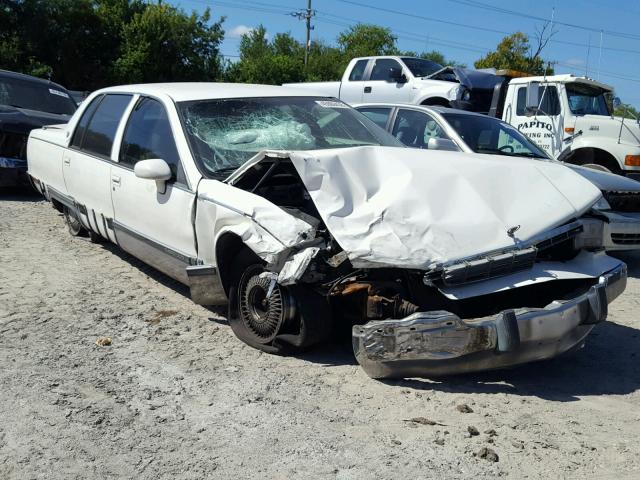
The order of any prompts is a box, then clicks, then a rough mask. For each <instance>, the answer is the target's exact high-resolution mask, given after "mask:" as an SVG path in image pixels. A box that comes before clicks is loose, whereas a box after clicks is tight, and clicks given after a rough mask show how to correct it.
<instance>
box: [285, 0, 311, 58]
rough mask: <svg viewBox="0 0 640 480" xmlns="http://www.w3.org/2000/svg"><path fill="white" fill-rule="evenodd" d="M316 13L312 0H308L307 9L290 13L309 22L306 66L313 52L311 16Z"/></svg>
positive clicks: (305, 49)
mask: <svg viewBox="0 0 640 480" xmlns="http://www.w3.org/2000/svg"><path fill="white" fill-rule="evenodd" d="M315 14H316V11H315V10H313V9H312V8H311V0H307V8H306V9H304V10H300V11H297V12H292V13H290V15H291V16H292V17H296V18H297V19H298V20H305V21H306V24H307V44H306V45H305V48H304V66H305V67H306V66H307V63H308V62H309V53H310V52H311V30H313V26H312V25H311V18H312V17H313V16H315Z"/></svg>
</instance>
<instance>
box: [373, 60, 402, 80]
mask: <svg viewBox="0 0 640 480" xmlns="http://www.w3.org/2000/svg"><path fill="white" fill-rule="evenodd" d="M393 69H395V70H400V71H402V67H401V66H400V64H399V63H398V62H396V61H395V60H393V59H391V58H379V59H377V60H376V63H375V64H374V65H373V69H372V70H371V77H370V78H369V80H382V81H385V82H391V81H393V82H395V79H394V78H393V75H391V71H392V70H393Z"/></svg>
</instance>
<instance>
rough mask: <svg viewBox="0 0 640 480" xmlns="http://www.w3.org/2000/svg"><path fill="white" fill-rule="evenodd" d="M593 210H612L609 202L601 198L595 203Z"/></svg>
mask: <svg viewBox="0 0 640 480" xmlns="http://www.w3.org/2000/svg"><path fill="white" fill-rule="evenodd" d="M591 208H594V209H596V210H611V205H609V202H607V200H606V199H605V198H604V197H600V199H599V200H598V201H597V202H596V203H594V204H593V206H592V207H591Z"/></svg>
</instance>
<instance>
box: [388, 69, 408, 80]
mask: <svg viewBox="0 0 640 480" xmlns="http://www.w3.org/2000/svg"><path fill="white" fill-rule="evenodd" d="M389 79H390V80H391V81H393V82H396V83H406V82H407V77H406V76H405V74H404V73H402V69H401V68H398V67H391V68H389Z"/></svg>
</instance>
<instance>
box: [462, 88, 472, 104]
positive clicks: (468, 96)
mask: <svg viewBox="0 0 640 480" xmlns="http://www.w3.org/2000/svg"><path fill="white" fill-rule="evenodd" d="M460 98H462V101H464V102H468V101H469V100H471V91H470V90H468V89H466V88H465V89H464V92H462V97H460Z"/></svg>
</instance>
